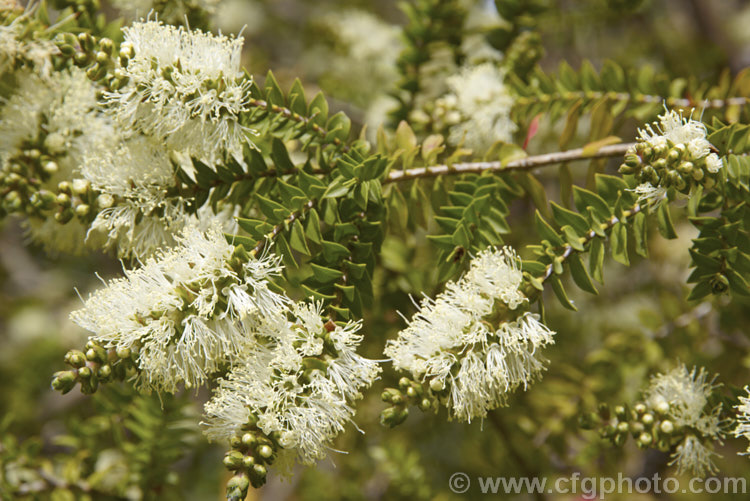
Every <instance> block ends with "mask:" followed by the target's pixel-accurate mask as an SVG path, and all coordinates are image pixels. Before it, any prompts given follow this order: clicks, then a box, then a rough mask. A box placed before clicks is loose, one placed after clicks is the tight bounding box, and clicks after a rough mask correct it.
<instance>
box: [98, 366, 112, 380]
mask: <svg viewBox="0 0 750 501" xmlns="http://www.w3.org/2000/svg"><path fill="white" fill-rule="evenodd" d="M111 375H112V367H111V366H109V365H107V364H104V365H102V366H101V367H99V377H100V378H102V379H107V378H109V376H111Z"/></svg>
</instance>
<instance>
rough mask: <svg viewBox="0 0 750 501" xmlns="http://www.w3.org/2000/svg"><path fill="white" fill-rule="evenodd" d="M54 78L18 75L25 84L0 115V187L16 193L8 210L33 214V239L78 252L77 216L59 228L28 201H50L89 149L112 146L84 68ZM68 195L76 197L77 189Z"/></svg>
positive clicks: (79, 227) (82, 231)
mask: <svg viewBox="0 0 750 501" xmlns="http://www.w3.org/2000/svg"><path fill="white" fill-rule="evenodd" d="M56 75H57V77H56V79H55V81H54V82H52V81H50V80H48V79H45V78H42V77H41V76H39V75H37V74H36V73H32V72H28V71H22V72H20V73H19V74H18V75H17V76H18V79H19V81H21V82H23V85H22V86H19V87H18V89H17V90H16V93H15V94H13V95H12V96H10V98H9V99H8V100H7V102H6V103H5V105H4V106H3V107H2V109H1V111H0V188H1V189H3V190H8V191H9V192H11V193H13V192H15V193H16V194H17V195H18V196H17V200H18V207H17V208H16V209H15V210H9V212H24V213H25V214H27V215H30V216H31V217H29V218H28V220H27V224H28V228H29V234H30V236H31V239H32V240H34V241H36V242H39V243H41V244H43V245H44V246H45V247H46V248H47V249H48V250H49V251H52V252H56V251H60V252H66V253H80V252H82V251H83V250H84V241H85V236H86V227H85V226H84V225H83V224H82V223H81V222H80V221H79V220H78V219H77V218H73V219H71V220H70V221H69V222H67V223H66V224H61V223H60V222H58V221H56V220H55V218H54V214H53V213H52V211H50V210H46V209H43V208H40V207H39V206H37V205H34V204H33V203H31V201H32V200H35V199H38V198H39V197H42V196H49V197H53V198H54V193H55V192H57V191H58V187H59V183H61V182H68V183H69V182H70V181H72V180H73V179H74V178H75V177H76V176H77V175H78V174H79V168H80V164H81V163H82V162H83V158H84V155H85V154H86V153H87V152H88V151H96V150H101V149H105V148H106V147H107V145H108V144H110V142H111V140H112V136H113V128H112V124H111V121H110V120H109V119H108V118H107V117H106V116H104V115H102V114H101V113H100V112H99V111H98V102H97V99H96V92H97V88H96V87H95V85H94V84H93V83H92V82H91V81H90V80H89V79H88V78H87V77H86V74H85V72H84V71H83V70H79V69H78V68H70V69H69V70H64V71H60V72H58V73H57V74H56ZM32 179H33V180H35V181H34V182H29V181H30V180H32ZM43 194H44V195H43ZM71 195H72V198H75V197H76V196H77V194H76V193H75V191H74V192H73V193H71ZM8 199H9V197H8V196H6V200H8ZM22 204H27V206H26V207H22ZM28 204H31V206H29V205H28ZM8 209H10V208H8Z"/></svg>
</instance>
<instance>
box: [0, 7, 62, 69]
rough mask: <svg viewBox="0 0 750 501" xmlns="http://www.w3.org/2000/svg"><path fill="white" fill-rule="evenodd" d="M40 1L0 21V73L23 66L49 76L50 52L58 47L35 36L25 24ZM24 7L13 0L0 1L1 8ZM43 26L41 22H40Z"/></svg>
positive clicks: (52, 52) (28, 22)
mask: <svg viewBox="0 0 750 501" xmlns="http://www.w3.org/2000/svg"><path fill="white" fill-rule="evenodd" d="M39 5H40V3H35V5H32V6H31V7H28V8H27V9H26V11H25V12H24V13H23V14H21V15H19V16H18V17H16V18H15V19H13V21H11V22H10V23H9V24H7V25H4V26H3V25H0V76H1V75H3V74H4V73H5V72H6V71H9V70H12V69H14V68H15V69H17V68H19V67H24V68H25V69H27V70H30V71H34V72H35V73H36V74H37V75H38V76H40V77H42V78H45V79H48V78H49V77H50V75H51V74H52V69H53V68H52V56H53V55H56V54H59V53H60V50H59V49H58V48H57V46H56V45H55V44H54V42H52V41H51V40H44V39H43V38H41V37H38V36H35V34H36V33H35V31H34V30H29V29H28V26H29V24H30V23H32V22H34V21H33V15H34V13H35V11H36V9H37V8H38V7H39ZM15 9H21V10H22V9H23V7H20V6H19V5H17V4H16V3H15V2H0V12H2V11H4V10H15ZM39 29H40V30H41V29H42V26H41V25H40V26H39Z"/></svg>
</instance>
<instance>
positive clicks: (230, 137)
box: [105, 20, 252, 165]
mask: <svg viewBox="0 0 750 501" xmlns="http://www.w3.org/2000/svg"><path fill="white" fill-rule="evenodd" d="M123 33H124V36H125V41H124V42H123V43H122V46H121V49H120V51H121V53H124V54H126V55H129V56H131V57H130V58H129V59H128V60H127V65H125V66H123V67H120V68H119V69H118V71H119V72H120V73H121V75H122V79H123V81H125V80H126V81H127V82H128V83H127V84H126V85H125V86H123V87H122V88H120V89H118V90H115V91H112V92H108V93H106V94H105V101H106V102H107V103H109V105H110V110H111V112H112V113H113V114H114V115H115V116H116V117H117V119H118V120H119V121H120V122H122V123H123V124H125V125H127V126H128V127H131V128H134V129H136V130H139V131H141V132H143V133H144V134H147V135H153V136H155V137H156V138H158V139H160V140H163V141H165V142H166V144H167V146H168V147H169V148H171V149H173V150H175V151H179V152H186V153H188V154H190V155H192V156H193V157H196V158H198V159H199V160H201V161H203V162H205V163H207V164H208V165H215V164H216V163H217V162H219V161H221V160H222V159H223V158H224V156H225V154H226V153H228V154H229V155H230V156H232V157H234V158H235V159H236V160H237V161H240V162H241V161H242V148H243V145H244V144H246V143H248V144H250V143H249V139H248V134H250V133H252V131H251V130H250V129H248V128H246V127H244V126H243V125H241V124H240V121H239V116H240V114H241V113H243V112H245V111H248V109H249V105H248V102H249V88H250V85H251V84H252V81H251V80H249V79H246V78H244V77H243V76H242V75H241V73H240V56H241V50H242V43H243V38H242V37H236V38H233V37H227V36H223V35H219V36H215V35H212V34H210V33H203V32H201V31H200V30H187V29H185V28H183V27H175V26H171V25H165V24H162V23H161V22H159V21H154V20H145V21H140V22H135V23H133V24H132V25H131V26H130V27H127V28H123Z"/></svg>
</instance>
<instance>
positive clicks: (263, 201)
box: [255, 193, 291, 224]
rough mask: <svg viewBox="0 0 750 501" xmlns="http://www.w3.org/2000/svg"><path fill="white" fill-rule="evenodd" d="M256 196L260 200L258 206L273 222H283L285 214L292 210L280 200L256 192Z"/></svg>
mask: <svg viewBox="0 0 750 501" xmlns="http://www.w3.org/2000/svg"><path fill="white" fill-rule="evenodd" d="M255 198H256V199H257V200H258V208H259V209H260V211H261V212H262V213H263V214H264V215H265V216H266V217H267V218H268V220H269V221H271V222H272V223H273V224H276V223H279V222H281V221H282V220H283V219H284V217H286V216H285V214H289V213H290V212H291V211H290V210H289V209H287V208H286V207H284V206H283V205H281V204H280V203H278V202H274V201H273V200H271V199H269V198H266V197H264V196H263V195H261V194H259V193H258V194H256V195H255Z"/></svg>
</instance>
